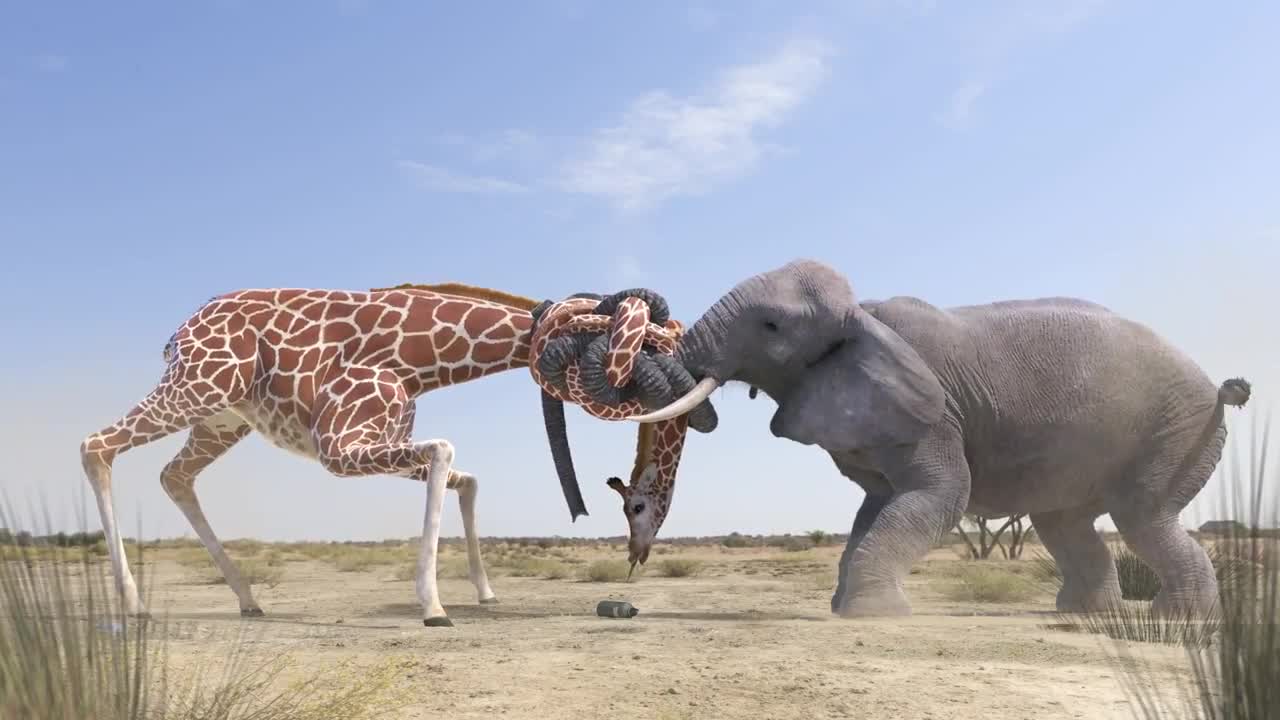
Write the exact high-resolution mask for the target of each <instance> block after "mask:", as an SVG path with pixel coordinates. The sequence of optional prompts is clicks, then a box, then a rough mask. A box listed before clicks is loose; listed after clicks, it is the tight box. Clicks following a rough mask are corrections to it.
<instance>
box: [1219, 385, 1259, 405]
mask: <svg viewBox="0 0 1280 720" xmlns="http://www.w3.org/2000/svg"><path fill="white" fill-rule="evenodd" d="M1252 390H1253V386H1252V385H1250V384H1249V381H1248V380H1245V379H1244V378H1231V379H1230V380H1227V381H1225V382H1223V383H1222V385H1221V387H1219V388H1218V404H1220V405H1230V406H1232V407H1244V404H1245V403H1247V402H1249V393H1250V392H1251V391H1252Z"/></svg>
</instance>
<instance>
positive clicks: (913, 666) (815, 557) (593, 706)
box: [148, 546, 1185, 720]
mask: <svg viewBox="0 0 1280 720" xmlns="http://www.w3.org/2000/svg"><path fill="white" fill-rule="evenodd" d="M188 552H189V551H188ZM449 552H451V553H453V557H454V559H455V562H456V561H459V560H460V559H461V553H460V552H459V551H457V550H450V551H449ZM561 552H567V553H568V554H569V555H571V556H572V557H571V558H570V560H571V561H573V562H575V563H576V565H575V567H581V563H582V562H584V561H585V560H589V559H593V558H598V557H611V558H620V557H625V553H624V552H623V551H621V550H620V549H616V550H609V549H607V548H600V549H596V550H571V551H561ZM839 552H840V548H838V547H821V548H817V549H814V550H809V551H804V552H783V551H780V550H777V549H740V550H737V549H735V550H729V549H726V548H722V547H718V546H716V547H698V548H682V549H679V550H668V551H667V554H665V555H660V556H655V557H654V558H652V559H651V560H650V563H649V564H650V566H651V567H650V569H648V571H647V572H646V573H645V574H644V575H643V576H642V577H640V578H638V579H637V580H635V581H633V582H631V583H630V584H624V583H591V582H583V581H581V580H578V579H576V578H572V577H571V578H565V579H559V580H546V579H539V578H524V577H510V576H504V574H503V571H502V569H501V567H494V564H493V562H492V560H491V561H490V574H491V582H492V585H493V587H494V590H495V592H497V594H498V597H499V599H500V604H498V605H493V606H480V605H478V604H476V602H475V593H474V590H473V588H472V586H471V584H470V583H469V582H468V581H467V580H465V579H445V580H443V581H442V598H443V601H444V603H445V605H446V608H447V610H448V612H449V614H450V616H451V618H452V619H453V621H454V623H455V627H453V628H451V629H438V628H430V629H428V628H424V627H423V626H422V623H421V620H420V618H421V611H420V608H419V606H418V604H417V602H416V599H415V596H414V589H413V582H412V581H411V580H398V579H396V577H395V576H396V572H395V568H394V567H391V566H378V567H374V568H372V569H370V570H367V571H358V572H339V571H338V570H337V569H335V567H334V565H333V564H332V563H331V562H326V561H324V560H308V561H293V562H288V563H285V565H284V567H285V574H284V577H283V580H282V581H281V582H280V583H279V584H278V585H277V586H276V587H274V588H266V587H257V588H255V593H256V595H257V598H258V601H259V602H260V603H261V604H262V607H263V609H264V610H265V611H266V613H267V616H266V617H264V618H260V619H255V620H250V621H247V623H246V625H247V626H249V628H250V631H251V633H252V634H251V636H250V637H251V638H252V642H253V645H252V647H253V648H254V649H255V650H258V651H262V652H265V653H267V654H279V653H288V654H290V655H291V656H292V657H293V658H295V659H296V660H297V661H298V662H299V663H300V666H299V667H300V669H301V672H306V671H307V669H308V668H319V667H323V666H325V665H326V664H329V663H332V662H334V661H337V660H350V661H355V662H357V663H361V664H363V663H373V662H376V661H378V660H382V659H385V658H387V657H388V656H395V657H400V658H403V659H404V665H403V667H404V678H403V682H404V683H405V685H404V686H405V687H407V688H409V689H410V691H411V697H412V700H413V704H412V705H411V706H409V707H407V708H405V709H404V710H403V711H402V712H401V713H400V714H399V717H404V718H491V717H493V716H499V715H500V716H504V717H510V718H550V717H570V718H596V717H608V718H611V719H615V718H877V719H878V720H879V719H884V718H952V717H961V716H964V717H971V716H980V717H982V718H985V719H987V720H996V719H999V718H1019V719H1022V718H1038V719H1040V720H1047V719H1049V718H1123V717H1130V716H1131V714H1130V713H1131V710H1130V706H1129V704H1128V702H1127V701H1126V699H1125V694H1124V692H1123V689H1122V686H1121V683H1120V681H1119V680H1118V674H1117V668H1116V666H1115V664H1114V663H1113V662H1111V661H1109V659H1108V647H1111V646H1113V643H1112V642H1111V641H1109V640H1106V639H1105V638H1100V636H1096V635H1089V634H1083V633H1066V632H1062V631H1057V630H1052V629H1047V628H1045V627H1044V625H1046V624H1047V623H1052V622H1054V621H1055V618H1054V617H1053V615H1052V610H1053V606H1052V595H1051V594H1050V589H1049V588H1043V589H1040V590H1037V592H1036V593H1035V594H1034V595H1033V596H1032V597H1031V598H1030V599H1028V600H1025V601H1022V602H1018V603H992V602H988V603H972V602H956V601H954V600H951V599H949V597H950V595H949V594H948V588H949V587H950V586H951V583H953V582H954V581H953V579H952V576H953V573H954V572H955V566H957V565H961V564H964V561H961V560H959V559H958V558H957V557H956V555H955V554H954V553H952V552H951V551H950V550H947V549H940V550H935V551H934V552H933V553H931V554H930V556H929V558H928V559H927V560H926V561H925V562H923V563H921V564H920V565H918V566H917V570H916V572H915V573H914V574H913V575H912V576H911V580H910V587H909V593H910V596H911V598H912V601H913V603H914V610H915V614H914V615H913V616H912V617H908V618H895V619H876V620H841V619H838V618H834V617H833V616H831V614H830V613H829V611H828V607H829V600H830V593H831V591H830V588H831V586H832V584H833V582H834V577H835V576H834V572H835V563H836V560H837V558H838V556H839ZM1028 554H1030V552H1029V553H1028ZM486 557H490V558H491V557H492V553H490V552H488V551H487V552H486ZM664 557H694V558H699V559H701V560H703V561H704V562H705V563H706V564H705V566H704V569H703V571H702V572H701V573H699V574H698V575H697V576H695V577H686V578H664V577H658V576H657V574H656V573H655V572H654V570H653V569H652V566H653V565H654V564H655V563H656V562H657V561H660V560H661V559H662V558H664ZM151 560H152V562H150V563H148V568H149V570H148V572H149V573H150V576H151V587H152V593H153V598H152V602H151V607H152V610H153V612H155V613H156V614H157V615H159V614H164V613H167V614H168V616H169V618H170V619H171V620H174V621H178V622H180V623H182V624H183V625H184V626H185V627H186V628H187V629H186V630H184V631H183V632H181V633H175V634H174V635H173V636H172V638H171V640H170V643H169V652H170V654H171V656H172V657H173V659H174V661H175V662H176V663H178V664H179V665H181V664H182V663H183V661H184V658H188V657H195V654H198V653H199V652H208V651H209V650H210V648H211V647H212V646H211V643H214V644H215V645H216V642H217V641H211V640H209V637H211V636H212V637H221V636H223V635H221V634H227V635H229V633H227V632H226V631H229V630H233V629H234V628H235V627H236V626H237V625H239V624H240V623H241V619H240V617H239V614H238V611H237V606H236V602H235V598H234V596H233V595H232V593H231V592H230V590H229V589H228V588H227V587H226V586H225V585H205V584H196V583H195V582H194V581H193V580H192V575H193V570H192V569H191V568H190V567H189V566H184V565H180V564H178V563H177V562H174V561H173V560H171V559H166V556H165V553H164V552H160V553H158V554H155V553H153V554H152V556H151ZM990 562H992V563H1003V564H1008V565H1018V566H1020V570H1019V571H1020V572H1025V573H1026V574H1029V571H1030V563H1028V562H1026V561H1022V562H1019V563H1009V561H990ZM970 564H972V563H970ZM603 599H625V600H628V601H630V602H632V603H633V604H634V605H636V606H637V607H639V608H640V610H641V612H640V615H639V616H638V617H636V618H633V619H604V618H599V617H596V616H595V615H594V609H595V605H596V603H597V602H598V601H600V600H603ZM220 633H221V634H220ZM1141 652H1142V654H1143V657H1144V658H1145V659H1146V661H1147V662H1148V663H1151V665H1150V667H1151V668H1154V670H1153V672H1155V673H1157V674H1161V673H1163V674H1164V676H1166V677H1173V676H1174V675H1177V674H1182V675H1183V676H1184V677H1185V669H1184V668H1185V660H1184V655H1183V652H1182V651H1181V650H1178V649H1175V648H1169V647H1159V646H1147V647H1144V648H1142V650H1141Z"/></svg>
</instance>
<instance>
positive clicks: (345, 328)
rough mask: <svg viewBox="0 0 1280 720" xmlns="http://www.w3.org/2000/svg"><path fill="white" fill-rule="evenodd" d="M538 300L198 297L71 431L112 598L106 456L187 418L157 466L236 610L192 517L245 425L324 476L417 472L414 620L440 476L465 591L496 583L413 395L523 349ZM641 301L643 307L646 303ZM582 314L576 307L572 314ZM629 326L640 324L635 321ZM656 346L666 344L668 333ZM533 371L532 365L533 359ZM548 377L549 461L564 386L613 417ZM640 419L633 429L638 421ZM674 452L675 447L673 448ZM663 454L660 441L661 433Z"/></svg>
mask: <svg viewBox="0 0 1280 720" xmlns="http://www.w3.org/2000/svg"><path fill="white" fill-rule="evenodd" d="M615 297H616V296H615ZM567 302H569V303H570V306H571V307H574V308H579V307H581V308H588V307H589V308H591V309H594V308H595V307H597V306H598V305H599V304H600V303H599V301H598V300H596V301H592V300H589V299H584V298H575V299H572V300H570V301H567ZM575 303H582V304H581V305H578V304H575ZM619 304H620V305H625V307H626V308H627V309H626V310H625V311H623V314H624V315H626V316H627V317H631V315H632V314H634V313H639V308H637V307H636V306H635V304H634V303H632V304H626V298H622V299H621V300H620V303H619ZM547 306H548V303H546V302H544V303H537V302H536V301H534V300H531V299H528V298H524V297H520V296H517V295H511V294H508V293H502V292H499V291H495V290H489V289H485V288H477V287H473V286H468V285H462V284H458V283H445V284H438V285H401V286H397V287H393V288H381V289H375V290H372V291H368V292H350V291H342V290H320V289H297V288H292V289H261V290H241V291H236V292H232V293H228V294H225V295H219V296H217V297H214V298H212V299H211V300H209V301H208V302H206V303H205V304H204V305H202V306H201V307H200V308H199V309H198V310H196V311H195V313H193V314H192V315H191V316H190V317H189V318H188V319H187V320H186V322H184V323H183V324H182V325H181V326H180V327H179V328H178V330H177V331H176V332H175V333H174V334H173V335H172V336H171V337H170V339H169V341H168V342H167V343H166V345H165V348H164V352H163V358H164V363H165V371H164V373H163V375H162V377H161V379H160V381H159V382H158V383H157V385H156V387H155V388H154V389H153V390H152V391H151V392H150V393H149V394H148V395H147V396H146V397H144V398H143V399H142V400H141V401H140V402H139V403H138V404H137V405H135V406H134V407H133V408H132V409H131V410H130V411H128V412H127V413H126V414H125V415H124V416H122V417H121V418H120V419H119V420H117V421H116V422H115V423H113V424H111V425H109V426H107V427H106V428H104V429H103V430H101V431H99V432H96V433H93V434H91V435H89V436H88V437H86V438H85V440H84V442H83V443H82V444H81V448H80V454H81V461H82V464H83V466H84V469H85V473H86V475H87V477H88V480H89V482H90V484H91V486H92V488H93V490H94V494H95V497H96V500H97V503H98V510H99V515H100V518H101V520H102V527H103V531H104V534H105V536H106V543H107V549H108V553H109V554H110V557H111V564H112V572H113V575H114V578H115V582H116V586H117V589H118V591H119V592H120V593H121V595H122V597H123V602H124V609H125V610H126V612H129V613H131V614H145V612H146V610H145V608H144V607H143V605H142V603H141V600H140V598H139V596H138V588H137V585H136V583H135V581H134V578H133V575H132V573H131V571H130V569H129V565H128V561H127V558H126V557H125V553H124V545H123V540H122V537H121V535H120V532H119V529H118V527H117V524H116V520H115V513H114V508H113V503H112V493H111V487H112V477H111V467H112V463H113V462H114V460H115V458H116V457H118V456H119V454H120V453H122V452H126V451H128V450H130V449H131V448H135V447H138V446H141V445H144V444H146V443H149V442H151V441H154V440H158V439H160V438H163V437H165V436H167V435H170V434H173V433H176V432H180V431H182V430H187V429H190V434H189V436H188V438H187V441H186V443H185V444H184V445H183V447H182V449H181V450H180V451H179V452H178V454H177V455H176V456H175V457H174V458H173V459H172V460H171V461H170V462H169V463H168V464H167V465H166V466H165V467H164V469H163V470H162V471H161V474H160V479H161V485H162V487H163V488H164V490H165V492H166V493H167V494H168V495H169V497H170V498H171V499H173V501H174V502H175V504H177V505H178V507H179V509H181V510H182V512H183V514H184V515H185V516H186V518H187V520H188V522H190V524H191V526H192V528H193V529H194V530H195V531H196V534H197V535H198V536H199V538H200V540H201V542H202V543H203V544H204V546H205V548H206V549H207V550H208V551H209V553H210V555H211V556H212V557H213V559H214V561H215V563H216V564H217V565H218V567H219V569H220V570H221V572H222V574H223V576H224V578H225V579H226V581H227V584H228V586H229V587H230V588H231V589H232V591H233V592H234V593H235V594H236V595H237V597H238V598H239V601H240V609H241V613H242V614H244V615H246V616H256V615H261V614H262V610H261V608H260V607H259V606H258V604H257V602H256V601H255V600H254V598H253V594H252V590H251V588H250V585H249V583H247V582H245V580H244V579H243V577H242V576H241V575H240V573H239V570H238V569H237V567H236V565H235V563H234V562H232V561H231V559H230V557H229V556H228V555H227V553H226V551H225V550H224V548H223V546H222V544H221V542H220V541H219V540H218V538H217V536H216V534H215V533H214V531H213V529H212V527H211V526H210V525H209V523H208V520H207V519H206V518H205V516H204V512H203V510H202V509H201V507H200V503H199V501H198V499H197V496H196V493H195V481H196V479H197V477H198V475H199V473H200V472H201V471H202V470H204V469H205V468H206V467H208V466H209V465H210V464H211V463H213V462H214V461H215V460H217V459H218V458H219V457H221V456H222V455H223V454H225V453H226V452H227V451H228V450H230V449H231V448H232V447H234V446H235V445H236V444H238V443H239V442H240V441H241V440H242V439H244V438H245V437H247V436H248V435H249V434H250V433H251V432H253V431H257V432H258V433H259V434H261V435H262V436H263V437H265V438H266V439H267V440H268V441H269V442H271V443H272V444H274V445H276V446H278V447H281V448H283V449H285V450H288V451H290V452H293V453H296V454H299V455H302V456H304V457H307V458H310V459H313V460H316V461H318V462H319V463H320V464H321V465H322V466H324V467H325V468H326V469H327V470H328V471H329V472H331V473H333V474H335V475H338V476H343V477H354V476H367V475H383V474H385V475H396V476H400V477H406V478H411V479H414V480H418V481H421V482H423V483H425V484H426V486H427V502H426V508H425V512H424V519H423V543H422V549H421V552H420V556H419V561H418V568H417V577H416V588H417V594H418V597H419V600H420V601H421V603H422V606H423V622H424V624H425V625H427V626H429V627H434V626H446V625H449V624H450V623H449V621H448V618H447V615H446V613H445V611H444V608H443V606H442V605H441V604H440V599H439V592H438V588H437V578H436V565H437V554H438V545H439V532H440V516H441V513H442V511H443V503H444V494H445V490H446V489H453V490H455V491H456V492H457V494H458V499H459V506H460V510H461V515H462V521H463V530H464V534H465V536H466V545H467V555H468V566H469V575H470V579H471V581H472V583H473V584H474V585H475V588H476V592H477V595H478V600H479V602H481V603H488V602H493V601H494V600H495V599H496V598H495V595H494V593H493V590H492V589H491V587H490V585H489V581H488V577H487V574H486V572H485V568H484V563H483V561H482V558H481V556H480V545H479V538H478V535H477V530H476V523H475V503H476V495H477V491H478V481H477V480H476V478H475V476H474V475H471V474H470V473H466V472H463V471H461V470H458V469H456V468H455V467H454V465H453V460H454V448H453V445H452V444H451V443H450V442H449V441H448V440H446V439H444V438H434V439H429V440H421V441H414V440H413V439H412V437H411V436H412V433H413V430H414V423H415V416H416V410H417V405H416V400H417V398H418V397H419V396H420V395H422V394H424V393H426V392H428V391H430V390H433V389H436V388H439V387H444V386H447V385H453V384H457V383H461V382H467V381H470V380H475V379H478V378H480V377H484V376H487V375H491V374H494V373H497V372H503V371H506V370H510V369H514V368H517V367H523V366H525V365H530V350H531V345H532V343H533V342H534V339H535V338H534V327H535V311H537V310H539V308H541V309H543V310H546V309H547ZM551 307H552V308H555V307H556V304H551ZM649 313H650V314H651V315H652V314H653V309H652V306H650V307H649ZM558 314H559V311H557V312H556V313H553V315H554V316H557V317H558ZM579 314H581V313H579ZM640 314H643V313H640ZM630 323H631V321H630V320H628V321H626V322H623V323H622V324H621V325H619V326H618V327H612V326H611V328H610V331H611V332H610V337H613V336H614V335H617V337H618V339H619V342H624V341H625V342H627V343H634V342H635V337H636V335H635V333H634V328H633V327H632V325H631V324H630ZM589 324H590V323H585V322H583V321H580V322H579V323H578V325H576V326H575V327H581V326H583V325H589ZM571 332H572V331H571ZM643 337H644V338H646V339H647V338H648V337H649V336H648V333H647V332H645V333H643ZM676 337H678V335H677V336H676ZM664 338H665V339H666V340H667V341H669V342H674V339H675V338H672V337H671V336H669V335H664ZM548 339H550V338H548ZM641 343H642V344H643V340H642V341H641ZM664 348H668V349H670V350H674V347H673V346H671V345H670V344H667V345H664ZM624 352H629V351H624V350H620V351H617V352H609V351H608V349H607V348H606V355H607V356H608V357H609V358H610V368H609V369H610V370H613V371H614V374H612V375H610V374H609V371H608V370H606V371H605V376H606V380H608V381H611V382H619V381H620V379H625V378H626V377H627V376H628V370H627V366H626V364H625V362H621V361H620V357H621V353H624ZM637 352H638V351H637ZM642 356H643V353H638V354H637V355H636V357H637V358H640V357H642ZM645 362H647V361H646V360H644V359H640V360H636V361H634V362H633V364H632V366H631V370H630V374H631V375H638V374H643V373H642V372H641V373H637V369H638V367H639V365H643V364H644V363H645ZM531 369H533V366H532V365H531ZM566 375H567V377H566V380H567V381H568V382H569V383H576V382H577V367H576V364H575V367H574V368H572V369H570V370H569V371H568V372H567V373H566ZM534 376H535V378H537V377H538V372H537V370H536V369H534ZM677 389H678V388H677ZM548 392H549V391H547V390H546V389H545V388H544V411H545V410H546V409H547V407H548V403H547V402H546V400H547V397H552V399H553V400H554V401H555V402H559V403H561V422H560V428H559V429H560V431H561V436H560V437H559V438H558V439H557V437H556V435H555V428H554V427H552V425H551V424H550V423H549V424H548V432H549V433H550V434H549V438H550V440H551V441H552V446H553V447H552V449H553V457H556V459H557V470H560V461H559V456H558V455H556V453H557V443H559V444H560V445H563V447H564V448H565V449H566V450H567V447H568V444H567V438H565V437H563V429H564V428H563V402H565V401H568V402H575V403H579V402H582V403H583V407H584V409H587V411H588V412H589V413H591V414H593V415H595V416H596V417H602V418H604V419H621V417H623V415H621V414H619V413H618V412H615V411H614V410H604V409H603V408H602V407H601V406H599V403H598V402H597V401H596V400H595V399H594V398H592V396H591V395H590V394H589V393H588V394H586V395H581V394H579V395H571V396H568V397H558V399H557V397H556V396H551V395H548ZM649 392H650V394H652V389H650V391H649ZM651 399H655V398H651ZM669 399H670V397H666V398H661V401H662V402H665V401H668V400H669ZM645 405H646V406H649V405H651V403H645ZM628 407H630V406H628ZM632 409H634V408H632ZM644 434H645V433H644V431H643V430H642V432H641V433H640V435H641V436H642V437H643V436H644ZM680 434H681V436H683V428H682V429H681V431H680ZM678 456H679V448H678V447H676V448H675V451H674V458H675V460H676V461H678ZM666 457H667V458H668V459H670V458H671V457H672V453H671V450H670V448H668V449H667V451H666ZM637 460H639V458H637ZM570 471H572V468H571V467H570Z"/></svg>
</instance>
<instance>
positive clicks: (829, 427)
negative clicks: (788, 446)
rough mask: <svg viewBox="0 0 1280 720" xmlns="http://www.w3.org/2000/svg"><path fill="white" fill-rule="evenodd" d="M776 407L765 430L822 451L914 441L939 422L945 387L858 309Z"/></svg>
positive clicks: (908, 349) (894, 336)
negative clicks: (823, 352) (825, 350)
mask: <svg viewBox="0 0 1280 720" xmlns="http://www.w3.org/2000/svg"><path fill="white" fill-rule="evenodd" d="M845 330H846V332H845V335H844V337H839V338H833V339H832V343H831V345H830V346H829V347H828V350H827V352H826V353H825V354H824V355H823V356H822V357H821V358H820V359H818V360H817V361H816V362H814V363H812V364H811V366H810V368H809V370H808V371H807V373H806V374H805V375H804V377H803V378H802V379H801V381H800V383H799V384H798V385H797V386H796V387H795V388H793V389H792V391H791V392H790V393H788V394H787V395H786V396H785V397H784V398H782V401H781V403H779V406H778V411H777V413H775V414H774V416H773V421H772V423H771V424H770V429H771V430H772V431H773V434H774V435H776V436H778V437H784V438H788V439H790V440H794V441H796V442H799V443H803V444H805V445H818V446H820V447H822V448H823V449H825V450H832V451H840V450H862V449H871V448H877V447H886V446H892V445H902V444H910V443H914V442H918V441H919V440H921V439H922V438H923V437H924V436H925V433H927V432H928V431H929V428H930V427H931V426H933V425H934V424H935V423H937V422H938V421H940V420H941V419H942V412H943V404H944V401H945V399H944V396H943V391H942V385H941V383H939V382H938V378H937V376H936V375H934V373H933V371H932V370H931V369H930V368H929V366H928V365H927V364H925V362H924V360H923V359H921V357H920V355H919V354H917V353H916V351H915V349H914V348H912V347H911V345H909V344H908V343H907V341H905V340H903V339H902V337H901V336H899V335H898V334H897V333H896V332H894V331H893V330H892V329H891V328H889V326H887V325H885V324H884V323H882V322H880V321H879V320H877V319H876V318H874V317H872V316H871V315H870V314H869V313H867V312H866V311H865V310H863V309H861V308H858V309H856V310H854V311H853V313H852V314H851V315H850V317H849V320H848V322H847V323H846V327H845Z"/></svg>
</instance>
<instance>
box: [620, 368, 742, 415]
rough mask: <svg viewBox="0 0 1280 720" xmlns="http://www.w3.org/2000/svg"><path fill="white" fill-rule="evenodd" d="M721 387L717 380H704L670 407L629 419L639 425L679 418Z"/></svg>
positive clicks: (707, 378) (708, 378)
mask: <svg viewBox="0 0 1280 720" xmlns="http://www.w3.org/2000/svg"><path fill="white" fill-rule="evenodd" d="M719 386H720V381H718V380H716V379H715V378H713V377H706V378H703V379H702V380H699V381H698V384H697V385H694V386H693V389H692V390H690V391H689V392H687V393H685V395H684V397H682V398H679V399H678V400H676V401H675V402H673V403H671V404H670V405H668V406H666V407H664V408H662V409H659V410H654V411H653V412H651V413H646V414H644V415H632V416H631V417H629V418H627V419H628V420H632V421H634V422H638V423H655V422H661V421H663V420H670V419H671V418H674V417H679V416H681V415H684V414H685V413H687V412H689V411H690V410H693V409H694V408H696V407H698V405H700V404H702V401H704V400H706V399H707V398H708V397H711V393H713V392H715V389H716V388H717V387H719Z"/></svg>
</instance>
